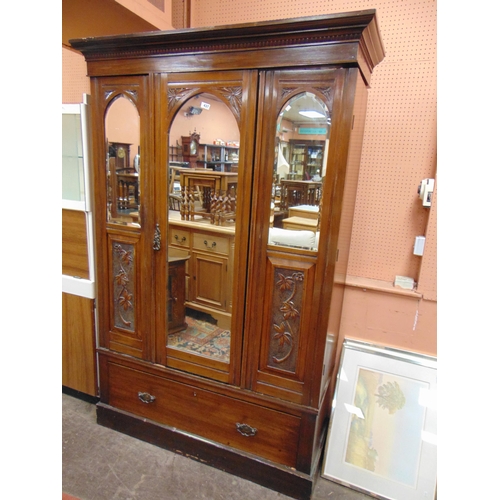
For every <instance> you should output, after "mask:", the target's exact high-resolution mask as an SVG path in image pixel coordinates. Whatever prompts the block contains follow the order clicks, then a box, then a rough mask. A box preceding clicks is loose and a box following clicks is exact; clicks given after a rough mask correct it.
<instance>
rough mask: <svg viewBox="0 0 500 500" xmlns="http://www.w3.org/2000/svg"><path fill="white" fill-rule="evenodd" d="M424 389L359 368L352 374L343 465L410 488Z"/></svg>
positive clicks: (424, 385)
mask: <svg viewBox="0 0 500 500" xmlns="http://www.w3.org/2000/svg"><path fill="white" fill-rule="evenodd" d="M426 390H428V384H427V383H424V382H420V381H417V380H413V379H410V378H405V377H400V376H396V375H392V374H389V373H382V372H376V371H372V370H368V369H365V368H360V369H359V371H358V379H357V382H356V390H355V395H354V402H353V405H354V407H356V412H355V413H352V414H351V422H350V429H349V437H348V441H347V447H346V451H345V461H346V462H347V463H349V464H351V465H354V466H357V467H360V468H363V469H366V470H368V471H371V472H373V473H374V474H376V475H379V476H383V477H384V478H386V479H390V480H393V481H397V482H399V483H403V484H406V485H409V486H412V487H413V486H414V485H415V483H416V480H417V477H418V467H419V461H420V451H421V442H422V441H421V431H422V429H423V423H424V419H425V406H423V405H422V403H421V401H422V400H425V398H423V397H422V394H421V393H422V391H426Z"/></svg>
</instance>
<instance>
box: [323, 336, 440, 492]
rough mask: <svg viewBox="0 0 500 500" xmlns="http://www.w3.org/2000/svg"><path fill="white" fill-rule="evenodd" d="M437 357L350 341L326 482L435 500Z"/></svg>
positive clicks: (340, 381) (345, 345)
mask: <svg viewBox="0 0 500 500" xmlns="http://www.w3.org/2000/svg"><path fill="white" fill-rule="evenodd" d="M436 396H437V359H436V358H435V357H432V356H428V355H424V354H417V353H412V352H408V351H403V350H399V349H394V348H389V347H383V346H379V345H375V344H371V343H367V342H362V341H357V340H352V339H346V340H345V341H344V343H343V346H342V355H341V362H340V368H339V372H338V376H337V385H336V388H335V394H334V399H333V404H332V412H331V418H330V423H329V426H328V434H327V439H326V445H325V455H324V460H323V468H322V474H321V475H322V477H323V478H325V479H328V480H331V481H334V482H337V483H340V484H342V485H344V486H347V487H350V488H352V489H356V490H358V491H362V492H363V493H366V494H368V495H371V496H374V497H376V498H384V499H389V500H433V499H434V498H435V496H436V482H437V421H436V420H437V418H436V417H437V408H436V406H437V397H436Z"/></svg>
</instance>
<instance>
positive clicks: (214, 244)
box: [203, 240, 217, 248]
mask: <svg viewBox="0 0 500 500" xmlns="http://www.w3.org/2000/svg"><path fill="white" fill-rule="evenodd" d="M203 243H205V246H206V247H208V243H207V240H205V241H204V242H203ZM216 245H217V242H215V241H213V242H212V248H215V247H216Z"/></svg>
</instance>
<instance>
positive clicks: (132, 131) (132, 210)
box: [105, 94, 141, 225]
mask: <svg viewBox="0 0 500 500" xmlns="http://www.w3.org/2000/svg"><path fill="white" fill-rule="evenodd" d="M105 128H106V146H107V152H106V179H107V196H108V200H107V220H108V222H115V223H118V224H130V225H139V224H140V210H139V208H140V193H141V188H140V176H139V170H140V119H139V113H138V111H137V108H136V106H135V104H134V103H133V102H132V101H131V100H130V99H128V98H127V97H125V96H124V95H123V94H120V95H118V96H117V97H115V98H114V99H113V100H112V101H111V103H110V104H109V106H108V109H107V112H106V120H105Z"/></svg>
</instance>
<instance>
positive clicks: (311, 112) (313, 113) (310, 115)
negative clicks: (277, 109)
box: [299, 110, 325, 118]
mask: <svg viewBox="0 0 500 500" xmlns="http://www.w3.org/2000/svg"><path fill="white" fill-rule="evenodd" d="M299 114H300V115H302V116H306V117H307V118H324V117H325V115H324V114H323V113H319V112H318V111H314V110H306V111H299Z"/></svg>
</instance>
